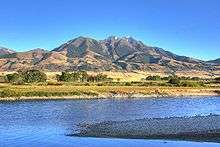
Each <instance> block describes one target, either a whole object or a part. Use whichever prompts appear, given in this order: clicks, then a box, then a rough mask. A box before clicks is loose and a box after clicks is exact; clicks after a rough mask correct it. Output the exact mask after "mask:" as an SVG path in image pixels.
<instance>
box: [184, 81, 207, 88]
mask: <svg viewBox="0 0 220 147" xmlns="http://www.w3.org/2000/svg"><path fill="white" fill-rule="evenodd" d="M181 86H183V87H203V86H205V85H204V84H203V83H202V82H190V81H184V82H181Z"/></svg>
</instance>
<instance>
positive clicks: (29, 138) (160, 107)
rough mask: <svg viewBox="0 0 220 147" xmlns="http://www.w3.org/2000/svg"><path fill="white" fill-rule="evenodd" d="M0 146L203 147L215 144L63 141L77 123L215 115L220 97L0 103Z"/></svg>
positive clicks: (147, 141)
mask: <svg viewBox="0 0 220 147" xmlns="http://www.w3.org/2000/svg"><path fill="white" fill-rule="evenodd" d="M0 113H1V115H0V146H5V147H13V146H14V147H30V146H31V147H39V146H42V147H50V146H51V147H56V146H62V147H65V146H66V147H68V146H73V147H75V146H76V147H77V146H80V147H81V146H82V147H104V146H114V147H122V146H125V147H136V146H140V147H143V146H150V147H154V146H161V147H172V146H173V147H178V146H180V147H185V146H192V147H197V146H198V147H200V146H201V147H203V146H204V147H205V146H213V147H214V146H220V144H217V143H197V142H185V141H164V140H138V139H98V138H80V137H68V136H66V134H69V133H72V132H73V131H74V130H77V129H78V128H77V126H76V125H77V124H79V123H86V122H101V121H107V120H130V119H139V118H155V117H156V118H161V117H172V116H195V115H209V114H210V113H212V114H219V115H220V97H209V98H202V97H201V98H184V99H182V98H181V99H180V98H161V99H158V98H157V99H153V98H152V99H132V100H131V99H130V100H128V99H123V100H113V99H106V100H63V101H26V102H0Z"/></svg>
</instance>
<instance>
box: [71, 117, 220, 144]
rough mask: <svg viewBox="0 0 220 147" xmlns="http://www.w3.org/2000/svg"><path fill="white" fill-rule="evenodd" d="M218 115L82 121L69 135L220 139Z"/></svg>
mask: <svg viewBox="0 0 220 147" xmlns="http://www.w3.org/2000/svg"><path fill="white" fill-rule="evenodd" d="M219 122H220V116H218V115H209V116H194V117H188V118H185V117H173V118H152V119H139V120H128V121H108V122H101V123H96V124H83V125H81V130H80V131H79V133H75V134H72V135H70V136H79V137H101V138H103V137H104V138H108V137H110V138H128V139H129V138H130V139H171V140H172V139H173V140H177V139H180V140H192V141H203V142H218V143H220V123H219Z"/></svg>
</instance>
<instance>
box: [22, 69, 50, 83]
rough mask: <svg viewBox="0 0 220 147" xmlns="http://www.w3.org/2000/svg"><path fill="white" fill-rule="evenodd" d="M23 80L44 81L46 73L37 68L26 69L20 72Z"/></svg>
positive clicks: (28, 81)
mask: <svg viewBox="0 0 220 147" xmlns="http://www.w3.org/2000/svg"><path fill="white" fill-rule="evenodd" d="M22 76H23V81H24V82H26V83H38V82H46V80H47V75H46V74H45V73H44V72H41V71H39V70H28V71H25V72H22Z"/></svg>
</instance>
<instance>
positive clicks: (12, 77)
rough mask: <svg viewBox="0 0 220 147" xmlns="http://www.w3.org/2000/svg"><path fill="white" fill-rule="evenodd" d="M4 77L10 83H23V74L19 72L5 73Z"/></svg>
mask: <svg viewBox="0 0 220 147" xmlns="http://www.w3.org/2000/svg"><path fill="white" fill-rule="evenodd" d="M6 79H7V81H8V82H10V83H24V80H23V76H22V75H21V74H19V73H13V74H7V75H6Z"/></svg>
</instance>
